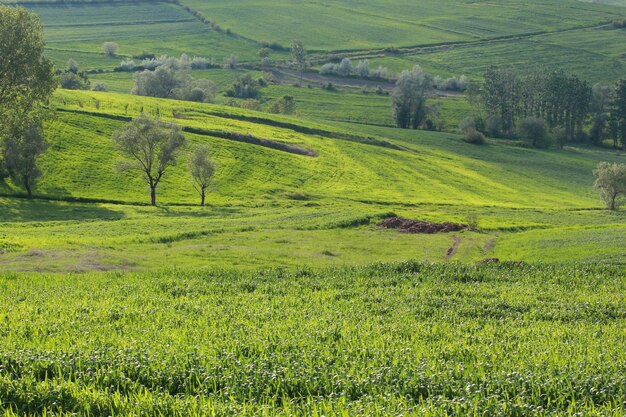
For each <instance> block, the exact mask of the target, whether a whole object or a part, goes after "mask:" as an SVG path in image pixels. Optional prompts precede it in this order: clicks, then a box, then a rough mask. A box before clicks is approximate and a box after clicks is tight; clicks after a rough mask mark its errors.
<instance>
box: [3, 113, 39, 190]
mask: <svg viewBox="0 0 626 417" xmlns="http://www.w3.org/2000/svg"><path fill="white" fill-rule="evenodd" d="M47 148H48V144H47V143H46V140H45V138H44V134H43V129H42V127H41V124H40V122H37V121H28V122H26V123H23V124H21V125H20V126H18V127H14V128H13V131H12V132H11V134H9V135H8V136H7V137H6V139H5V141H4V149H3V152H2V153H3V158H4V162H5V166H6V169H7V172H8V173H9V175H10V176H11V178H12V179H13V181H14V182H15V183H16V184H19V185H21V186H22V187H24V189H25V190H26V193H27V194H28V198H32V196H33V188H34V187H35V183H36V181H37V179H38V178H39V177H40V176H41V171H40V170H39V167H38V166H37V159H38V158H39V156H40V155H41V154H42V153H43V152H44V151H45V150H46V149H47Z"/></svg>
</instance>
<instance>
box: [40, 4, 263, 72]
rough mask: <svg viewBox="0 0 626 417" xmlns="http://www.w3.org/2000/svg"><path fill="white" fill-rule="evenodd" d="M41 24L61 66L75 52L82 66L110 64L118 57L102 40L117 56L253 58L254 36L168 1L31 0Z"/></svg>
mask: <svg viewBox="0 0 626 417" xmlns="http://www.w3.org/2000/svg"><path fill="white" fill-rule="evenodd" d="M28 8H29V9H30V10H32V11H34V12H35V13H37V14H38V15H39V16H40V17H41V19H42V23H43V24H44V27H45V31H44V33H45V38H46V42H47V46H48V53H49V55H50V56H51V57H52V58H53V59H54V60H55V62H56V63H57V65H59V66H63V65H64V64H65V61H67V59H68V58H74V59H75V60H77V61H78V62H79V64H81V66H82V68H83V69H91V68H105V69H106V68H112V67H114V66H116V65H117V64H119V61H120V60H121V57H115V58H107V57H105V56H104V55H103V54H102V51H101V49H100V47H101V45H102V43H103V42H105V41H112V42H116V43H117V44H118V45H119V47H120V48H119V50H118V54H119V55H120V56H133V55H140V54H143V53H153V54H155V55H157V56H158V55H162V54H165V55H171V56H179V55H180V54H182V53H187V54H188V55H190V56H194V55H197V56H204V57H212V58H215V59H217V60H218V61H219V62H222V61H223V60H224V58H225V57H228V56H230V55H231V54H232V53H235V54H236V55H238V56H239V57H240V58H241V59H244V60H245V59H253V58H255V53H256V51H257V50H258V48H259V47H258V45H257V44H255V43H254V42H251V41H247V40H244V39H239V38H236V37H233V36H228V35H226V34H224V33H220V32H217V31H215V30H213V29H211V28H209V26H207V25H205V24H203V23H202V22H200V21H199V20H197V19H196V18H195V17H194V16H192V15H190V14H189V13H187V12H185V10H183V9H182V7H180V6H177V5H175V4H170V3H158V2H154V3H152V2H146V3H144V2H137V3H106V4H103V3H95V4H90V3H85V4H63V5H57V4H45V5H34V4H29V6H28Z"/></svg>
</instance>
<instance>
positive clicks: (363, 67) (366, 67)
mask: <svg viewBox="0 0 626 417" xmlns="http://www.w3.org/2000/svg"><path fill="white" fill-rule="evenodd" d="M354 72H355V73H356V75H358V76H359V77H362V78H367V77H369V76H370V62H369V61H368V60H367V59H365V60H363V61H359V63H358V64H357V66H356V68H355V70H354Z"/></svg>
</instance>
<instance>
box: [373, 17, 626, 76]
mask: <svg viewBox="0 0 626 417" xmlns="http://www.w3.org/2000/svg"><path fill="white" fill-rule="evenodd" d="M624 44H626V30H625V29H613V28H597V29H585V30H575V31H568V32H562V33H554V34H546V35H539V36H532V37H528V38H524V39H514V40H504V41H497V42H488V43H483V44H477V45H467V46H458V47H451V48H441V49H434V50H425V51H424V52H423V53H419V54H415V55H404V56H398V57H386V58H372V59H371V65H372V66H373V67H376V66H378V65H383V66H387V67H389V68H390V69H393V70H395V71H400V70H402V69H406V68H410V67H411V66H412V65H414V64H420V65H421V66H423V67H424V69H425V70H427V71H429V72H431V73H433V74H442V75H444V76H445V75H446V74H465V75H469V76H481V75H482V74H483V73H484V72H485V70H486V69H487V68H488V67H489V66H490V65H496V66H504V67H512V68H514V69H516V70H518V71H525V70H528V69H531V70H532V69H534V68H537V67H545V68H548V69H550V68H565V69H567V70H568V71H571V72H573V73H575V74H577V75H579V76H581V77H582V78H584V79H586V80H588V81H590V82H605V83H610V82H613V81H614V80H616V79H618V78H620V77H622V76H623V74H624V70H625V69H626V51H625V50H624V48H623V45H624Z"/></svg>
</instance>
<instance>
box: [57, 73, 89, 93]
mask: <svg viewBox="0 0 626 417" xmlns="http://www.w3.org/2000/svg"><path fill="white" fill-rule="evenodd" d="M59 85H60V86H61V88H65V89H67V90H87V89H89V85H90V83H89V80H88V79H87V77H86V76H85V75H84V74H82V73H78V74H77V73H74V72H70V71H66V72H63V73H61V75H60V76H59Z"/></svg>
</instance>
